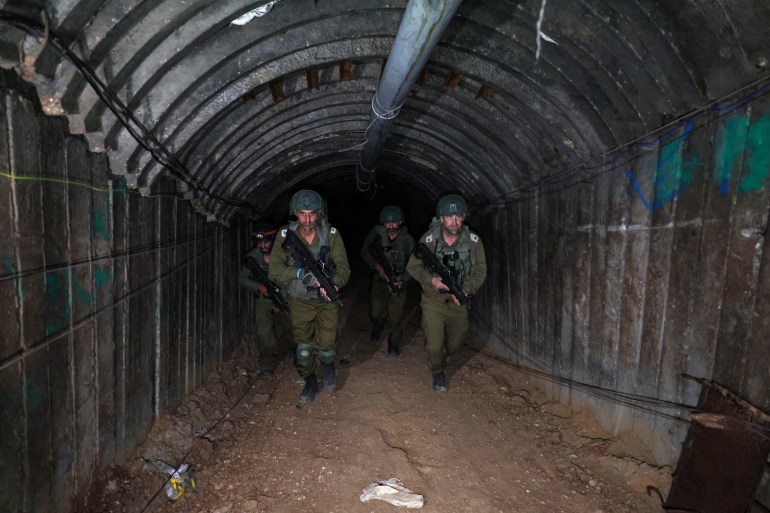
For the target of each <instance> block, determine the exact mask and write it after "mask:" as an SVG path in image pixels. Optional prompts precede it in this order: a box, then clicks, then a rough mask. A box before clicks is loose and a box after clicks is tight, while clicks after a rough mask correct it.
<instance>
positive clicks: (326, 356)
mask: <svg viewBox="0 0 770 513" xmlns="http://www.w3.org/2000/svg"><path fill="white" fill-rule="evenodd" d="M336 357H337V351H335V350H333V349H332V350H330V351H318V358H319V359H320V360H321V361H322V362H323V363H334V359H335V358H336Z"/></svg>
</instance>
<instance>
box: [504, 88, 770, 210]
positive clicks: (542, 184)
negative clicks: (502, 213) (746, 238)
mask: <svg viewBox="0 0 770 513" xmlns="http://www.w3.org/2000/svg"><path fill="white" fill-rule="evenodd" d="M763 83H764V84H763ZM760 84H763V85H760ZM752 88H756V89H754V90H753V91H752V92H750V93H748V94H746V95H745V96H742V97H740V98H738V99H737V100H735V101H733V102H731V103H729V104H727V105H725V106H723V107H712V106H714V105H719V104H721V103H723V102H725V101H727V99H728V98H732V97H735V96H736V95H738V94H742V93H743V92H744V91H746V90H748V89H752ZM769 89H770V75H765V76H763V77H760V78H758V79H757V80H754V81H753V82H751V83H749V84H747V85H745V86H743V87H741V88H739V89H737V90H735V91H733V92H731V93H729V94H726V95H724V96H723V97H721V98H719V99H717V100H714V101H712V102H710V103H708V104H707V105H704V106H702V107H700V108H698V109H696V110H694V111H693V112H690V113H688V114H685V115H682V116H680V117H678V118H677V119H674V120H672V121H670V122H668V123H666V124H664V125H663V126H661V127H659V128H656V129H655V130H652V131H650V132H647V133H646V134H644V135H641V136H639V137H635V138H634V139H632V140H630V141H628V142H626V143H624V144H621V145H619V146H616V147H614V148H612V149H609V150H607V151H605V152H604V153H602V154H601V155H597V156H596V157H592V158H590V159H588V160H587V161H585V162H583V163H580V164H577V165H574V166H572V167H569V168H567V169H564V170H562V171H558V172H556V173H553V174H550V175H547V176H544V177H542V178H538V179H537V180H533V181H531V182H529V183H527V184H525V185H524V186H522V187H519V188H517V189H516V190H514V191H512V192H510V193H505V194H501V195H499V196H497V197H495V198H493V199H492V200H491V201H489V203H490V204H494V203H501V202H505V201H510V200H514V199H519V198H524V197H528V196H527V195H531V194H537V193H539V192H541V191H542V190H555V189H558V188H560V187H564V186H566V185H568V184H570V183H574V182H575V181H578V180H586V179H589V178H592V177H594V176H597V175H599V174H602V173H604V172H607V171H609V169H607V166H609V165H611V164H614V163H616V162H617V161H619V160H620V159H621V158H623V157H624V156H626V155H629V154H630V153H631V151H632V150H634V149H636V148H637V147H638V148H642V149H646V148H648V147H655V146H656V145H657V144H658V143H660V142H661V141H663V140H664V139H666V138H668V137H670V136H671V135H672V134H675V133H676V132H677V131H679V130H681V129H683V128H684V131H683V133H682V134H681V135H679V136H677V138H676V139H674V141H675V140H678V139H681V138H684V137H686V136H688V135H689V133H690V132H691V131H692V127H693V122H694V121H695V120H697V119H699V118H701V117H703V116H705V115H707V114H717V115H719V114H724V113H727V112H730V111H732V110H735V109H736V108H738V107H740V106H741V105H744V104H745V103H747V102H749V101H750V100H752V99H754V98H756V97H758V96H760V95H762V94H764V93H766V92H767V91H768V90H769ZM661 132H662V133H661ZM658 133H660V135H658V136H657V137H655V138H653V139H650V140H646V139H648V138H650V137H652V136H653V135H654V134H658ZM672 142H673V141H672ZM613 154H614V155H613ZM610 155H613V156H612V157H611V158H608V159H606V160H603V159H605V158H606V157H608V156H610ZM598 161H601V162H598ZM597 170H599V171H597ZM595 171H596V172H595Z"/></svg>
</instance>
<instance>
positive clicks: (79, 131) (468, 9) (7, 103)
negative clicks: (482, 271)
mask: <svg viewBox="0 0 770 513" xmlns="http://www.w3.org/2000/svg"><path fill="white" fill-rule="evenodd" d="M769 41H770V2H768V1H767V0H747V1H744V2H728V1H724V0H698V1H684V0H683V1H676V2H671V1H668V2H665V1H664V2H661V1H657V0H623V1H612V0H394V1H388V2H382V1H381V0H228V1H226V2H223V1H219V0H185V1H178V0H162V1H159V0H25V1H21V0H0V68H2V69H0V123H1V124H0V432H3V433H8V436H6V437H0V454H2V455H3V457H2V458H0V482H4V483H5V484H6V489H7V490H8V492H7V493H5V492H0V511H14V512H15V511H24V512H25V513H26V512H27V511H46V512H48V511H51V512H54V511H55V512H56V513H70V511H69V510H68V508H69V505H70V501H71V500H72V499H73V498H74V496H75V495H76V494H77V493H78V492H80V491H82V490H83V489H85V488H86V487H87V486H88V485H90V484H91V483H92V482H93V479H92V478H94V476H96V475H97V474H98V473H99V471H101V470H103V469H104V468H107V467H109V466H112V465H122V464H126V463H127V462H130V461H131V458H132V457H133V456H132V455H133V454H134V451H135V450H136V449H137V447H138V446H139V445H140V444H141V443H142V442H143V440H145V438H146V437H147V436H148V433H150V430H151V429H152V427H153V425H154V423H157V422H158V419H161V418H162V417H163V415H164V414H165V413H166V412H169V411H175V410H176V409H178V408H180V407H181V406H182V405H183V404H184V403H185V401H186V400H188V399H189V398H190V396H191V394H192V393H193V391H194V390H195V389H196V387H199V386H201V385H202V384H204V383H205V382H206V376H208V375H210V374H211V373H213V372H215V371H216V370H217V369H219V368H221V367H222V366H223V365H225V364H226V362H228V359H229V358H230V357H231V356H232V355H234V354H237V352H238V348H240V347H242V341H243V340H245V339H246V338H247V337H249V336H254V334H255V333H257V331H258V329H259V326H258V325H257V324H258V323H257V322H256V321H255V320H254V319H253V316H250V315H248V313H249V312H251V311H252V310H253V308H254V304H255V301H256V300H255V299H254V298H253V297H252V295H251V294H250V292H249V291H247V290H244V289H243V287H239V286H238V283H239V273H240V272H241V264H242V262H243V256H244V254H245V253H246V252H247V251H248V250H249V249H250V248H251V245H252V241H251V240H250V230H251V228H252V226H253V225H254V223H256V222H258V221H262V220H268V221H270V222H271V223H274V224H276V225H283V224H284V223H286V222H287V220H288V219H289V218H290V212H289V203H290V199H291V197H292V195H293V194H294V193H295V192H297V191H299V190H301V189H311V190H314V191H317V192H318V193H319V194H320V195H321V196H322V197H323V198H324V199H325V201H326V210H327V215H328V219H329V221H330V223H331V224H332V225H333V226H335V227H336V228H338V229H339V231H340V233H341V235H342V238H343V240H344V242H345V246H346V249H347V254H348V258H349V259H350V262H351V264H353V272H354V277H355V278H356V283H355V284H356V285H358V284H361V286H362V287H363V284H364V281H365V280H364V278H365V275H366V273H367V269H366V268H365V266H364V263H363V261H362V260H361V258H360V257H359V251H360V249H361V246H362V244H363V241H364V238H365V236H366V234H367V232H368V231H369V230H370V228H371V227H372V226H373V225H376V224H377V223H378V222H379V219H378V216H379V213H380V211H381V209H382V208H383V207H385V206H386V205H398V206H400V207H401V208H403V210H404V211H405V213H406V226H407V227H408V229H409V232H410V233H411V234H412V235H413V236H414V237H415V238H417V237H419V235H420V234H422V233H424V232H425V231H426V229H427V227H428V226H429V224H430V222H431V220H432V218H433V217H434V216H435V214H436V211H435V209H436V203H437V201H438V200H439V199H440V198H441V197H442V196H444V195H446V194H460V195H462V196H463V197H465V198H466V199H467V200H468V203H469V208H470V215H469V217H468V219H467V224H468V225H469V226H470V227H471V228H472V229H473V230H474V233H476V234H477V235H478V236H479V237H480V239H481V240H482V241H483V244H484V247H485V250H486V262H485V263H486V265H487V267H488V277H487V280H486V282H485V283H484V285H483V287H482V288H481V289H480V290H479V291H478V293H477V294H474V297H473V299H472V307H471V308H472V316H471V323H470V328H471V331H470V333H471V335H472V336H469V337H468V338H469V341H472V342H469V343H468V344H467V345H468V346H469V347H470V346H471V345H473V347H472V349H473V350H474V351H476V352H477V353H478V354H483V355H486V356H488V357H490V358H494V359H495V360H496V361H498V362H504V363H505V365H508V366H510V367H511V368H513V369H516V372H521V373H523V374H525V375H526V376H527V379H530V380H531V383H532V384H533V387H538V390H539V391H540V392H541V393H542V394H543V397H545V399H544V403H543V404H545V403H546V402H547V404H548V405H549V407H552V408H554V409H556V408H559V409H561V410H563V411H564V412H566V413H565V415H566V416H570V415H578V414H579V415H586V416H590V417H591V419H593V420H594V421H595V423H596V424H597V425H599V426H601V427H602V429H604V430H606V432H607V433H609V434H610V435H608V436H607V439H608V440H609V439H612V441H616V440H621V439H623V438H624V437H627V438H632V439H633V440H634V441H635V442H636V445H637V447H638V448H639V451H638V452H637V453H634V454H630V455H628V458H631V459H632V460H633V461H634V462H635V463H634V464H636V462H642V463H643V464H645V465H650V466H653V467H655V468H657V469H667V470H668V471H669V473H670V474H674V475H676V472H675V471H674V469H675V468H676V466H677V465H681V466H683V467H687V465H689V464H691V463H692V460H688V458H689V457H690V456H691V455H692V454H691V453H689V454H687V453H685V448H690V447H692V446H694V445H696V444H690V443H689V442H688V440H692V438H690V437H691V435H692V433H693V432H694V431H695V429H696V427H697V428H699V429H700V428H703V429H707V428H708V429H716V428H714V427H713V425H712V426H711V427H708V426H707V427H706V428H704V427H703V426H704V425H705V424H702V423H701V424H698V422H696V420H697V419H698V417H697V415H696V416H695V417H692V415H691V414H693V413H694V412H697V411H698V410H699V408H702V407H704V403H707V402H708V401H706V399H709V396H708V395H707V394H705V393H702V391H703V390H705V389H706V388H709V387H712V389H713V390H723V391H725V392H724V394H722V396H723V397H730V398H731V399H730V400H731V401H732V402H731V404H732V405H733V406H735V405H736V404H737V405H739V406H740V408H738V409H739V410H741V411H740V415H746V416H747V417H746V418H747V419H748V421H746V422H744V421H745V420H746V419H745V418H743V417H741V421H740V422H739V423H738V424H740V425H741V426H744V424H746V423H748V425H751V426H753V427H754V428H755V427H756V426H761V427H760V428H757V429H759V430H760V435H761V436H760V438H762V439H763V440H765V439H767V436H766V433H767V432H768V430H770V428H766V427H765V424H764V423H765V422H767V419H768V418H770V417H769V416H768V413H767V412H768V411H770V372H768V368H769V367H768V362H770V346H768V344H767V340H768V336H769V335H770V244H768V243H767V233H768V226H769V225H770V74H769V73H768V66H769V64H768V63H769V62H770V44H768V42H769ZM358 292H359V294H358V296H357V297H359V298H363V297H364V296H365V294H366V291H363V290H361V291H358ZM353 296H354V294H351V297H353ZM418 296H419V291H417V288H415V297H418ZM363 302H364V301H363V300H362V304H363ZM362 312H363V310H362ZM361 317H362V318H363V317H365V313H361ZM414 327H415V329H416V330H417V331H419V330H420V329H421V328H420V326H419V324H418V323H415V324H414ZM356 333H358V332H356ZM474 344H475V345H474ZM495 387H497V388H500V389H502V388H504V387H498V386H497V385H495ZM506 393H507V392H506ZM513 395H515V394H513ZM705 406H709V405H708V404H706V405H705ZM712 406H713V405H712ZM720 407H721V406H720ZM714 408H716V407H714ZM734 410H735V409H734V408H733V409H730V408H727V409H726V410H725V411H722V410H719V411H709V412H708V414H709V415H717V417H713V418H712V417H701V418H706V419H707V420H708V419H710V420H712V421H713V419H714V418H717V420H718V421H719V422H716V424H714V425H718V426H719V427H720V428H722V427H724V426H726V425H727V426H732V427H736V426H737V424H735V423H729V422H728V423H727V424H725V422H727V421H726V420H725V419H726V418H727V417H729V416H731V415H737V414H736V411H734ZM747 412H748V413H747ZM701 413H703V412H701ZM693 419H696V420H693ZM741 422H743V424H741ZM720 423H721V424H720ZM489 425H490V426H492V425H493V422H492V421H490V423H489ZM696 425H697V426H696ZM18 426H21V427H18ZM693 426H696V427H693ZM490 429H491V428H490ZM736 429H737V428H736ZM737 430H738V431H740V430H739V429H737ZM755 431H756V430H755ZM749 434H750V435H752V436H753V435H755V434H756V433H755V432H753V431H752V432H750V433H749ZM84 440H85V441H84ZM608 443H609V442H608ZM752 443H753V442H752ZM763 443H764V442H763ZM707 445H708V444H707ZM752 447H753V450H754V455H756V453H757V451H758V450H760V449H757V448H756V447H759V445H757V446H752ZM761 450H762V451H764V450H765V448H764V445H763V446H762V447H761ZM619 452H622V451H619ZM726 452H728V453H729V452H731V451H729V450H726ZM683 453H684V457H683ZM733 453H735V454H738V453H737V452H735V451H733ZM6 455H8V456H7V457H6ZM760 456H763V457H760V458H759V460H761V461H762V462H764V464H758V465H756V468H754V467H752V468H751V469H749V470H748V471H746V474H747V475H748V474H751V475H752V476H753V475H754V474H757V475H758V476H759V477H758V478H757V483H754V482H752V483H749V484H751V485H752V486H751V487H748V486H747V488H751V490H749V492H750V493H752V494H753V497H750V499H751V500H754V503H752V504H753V505H754V507H756V508H757V509H756V510H751V511H767V510H769V508H770V499H768V497H770V470H768V468H767V454H766V453H764V452H763V453H762V454H761V455H760ZM696 463H697V462H696ZM695 467H698V465H697V464H693V468H695ZM698 468H702V467H698ZM744 470H745V469H744ZM730 471H731V469H727V470H724V469H722V470H721V473H722V474H723V475H724V474H726V473H727V474H729V473H730ZM35 475H40V476H45V478H44V479H43V480H42V484H41V485H40V486H38V483H37V482H36V481H35V479H34V478H33V477H34V476H35ZM549 477H553V476H549ZM588 479H590V478H588ZM745 484H746V483H744V485H745ZM752 487H753V488H752ZM716 490H718V489H717V487H715V486H704V487H703V489H701V490H696V491H695V492H694V493H693V494H692V495H699V494H700V500H702V501H703V502H704V503H706V504H705V506H706V507H708V502H709V501H710V496H709V495H708V494H707V493H706V492H714V493H717V492H716ZM674 496H675V497H676V494H674ZM762 497H764V499H762ZM763 500H764V503H762V504H761V505H760V502H762V501H763ZM712 502H713V501H712ZM698 507H701V505H699V506H698ZM712 507H713V505H712ZM760 508H761V509H760ZM497 509H501V510H502V508H497ZM736 511H738V510H736ZM740 511H748V510H747V509H744V510H740ZM709 513H711V512H709ZM718 513H724V511H719V512H718Z"/></svg>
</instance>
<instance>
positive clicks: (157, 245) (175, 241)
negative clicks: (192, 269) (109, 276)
mask: <svg viewBox="0 0 770 513" xmlns="http://www.w3.org/2000/svg"><path fill="white" fill-rule="evenodd" d="M213 236H214V234H207V235H195V234H192V235H188V236H186V237H174V238H170V239H163V240H159V241H156V242H151V243H148V244H140V245H138V246H131V247H130V248H126V249H124V250H121V251H115V252H113V253H109V254H106V255H99V256H93V257H87V258H83V259H80V260H74V261H71V262H62V263H59V264H52V265H47V266H42V267H36V268H34V269H27V270H24V271H20V272H16V273H9V274H1V275H0V283H2V282H4V281H9V280H17V279H19V278H26V277H27V276H32V275H34V274H38V273H49V272H53V271H61V270H64V269H70V268H74V267H80V266H82V265H87V264H92V263H95V262H99V261H101V260H117V259H120V258H125V257H132V256H136V255H142V254H145V253H150V252H152V251H155V250H159V249H165V248H168V247H174V246H180V245H182V244H187V243H189V242H191V241H195V240H198V241H201V242H205V241H206V240H207V239H210V238H211V237H213Z"/></svg>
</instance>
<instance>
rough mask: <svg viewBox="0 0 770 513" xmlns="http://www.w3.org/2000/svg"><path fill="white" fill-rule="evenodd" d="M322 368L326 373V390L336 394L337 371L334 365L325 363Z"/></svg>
mask: <svg viewBox="0 0 770 513" xmlns="http://www.w3.org/2000/svg"><path fill="white" fill-rule="evenodd" d="M321 367H322V368H323V371H324V388H326V389H327V390H328V391H329V392H334V390H335V389H336V388H337V371H336V370H334V363H323V362H321Z"/></svg>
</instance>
